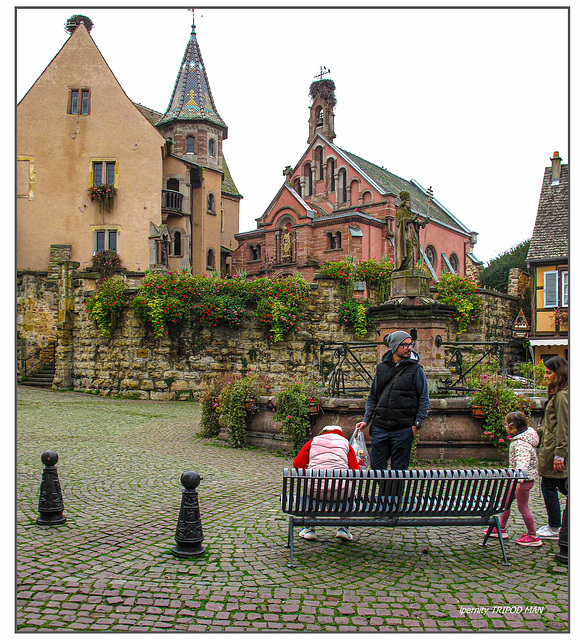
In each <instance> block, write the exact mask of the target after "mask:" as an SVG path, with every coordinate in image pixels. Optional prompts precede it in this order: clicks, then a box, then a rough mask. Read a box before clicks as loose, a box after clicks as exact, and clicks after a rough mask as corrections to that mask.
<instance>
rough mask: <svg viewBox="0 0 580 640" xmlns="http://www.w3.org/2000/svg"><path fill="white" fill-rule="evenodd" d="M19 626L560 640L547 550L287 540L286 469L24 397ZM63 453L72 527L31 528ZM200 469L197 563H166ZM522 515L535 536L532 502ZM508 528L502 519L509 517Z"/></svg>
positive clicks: (190, 412) (560, 617)
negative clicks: (191, 475)
mask: <svg viewBox="0 0 580 640" xmlns="http://www.w3.org/2000/svg"><path fill="white" fill-rule="evenodd" d="M17 408H18V413H17V419H18V435H17V438H18V441H17V448H18V455H17V507H18V508H17V534H18V539H17V574H18V575H17V625H18V629H20V630H22V631H38V630H43V631H47V630H50V631H64V630H67V631H98V630H106V631H146V630H152V631H153V630H155V631H172V630H176V631H177V630H181V631H224V632H226V631H227V632H234V631H245V632H258V631H276V630H285V631H322V632H332V631H338V632H347V631H352V632H362V631H379V632H384V631H409V630H414V631H474V630H488V631H489V630H497V631H511V630H516V631H544V632H545V631H567V630H568V569H567V567H563V566H561V565H559V564H558V563H557V562H556V561H555V559H554V552H555V551H556V550H557V543H556V542H555V541H547V542H545V543H544V545H543V546H542V547H540V548H524V547H520V546H518V545H516V544H515V543H514V540H515V538H516V537H517V535H519V534H520V533H522V532H523V531H524V529H523V525H522V522H521V520H520V519H519V514H517V510H516V514H517V517H516V518H515V520H514V516H513V515H512V520H511V522H510V525H509V528H510V532H511V539H510V540H509V541H508V542H507V550H508V557H509V559H510V561H511V562H512V565H511V566H509V567H504V566H503V565H502V564H501V553H500V549H499V545H498V542H497V541H495V542H492V543H491V544H490V545H489V546H488V547H486V548H484V547H480V546H478V544H477V543H478V542H479V541H480V540H481V539H482V532H481V529H480V528H473V529H471V528H469V527H465V528H463V527H439V528H432V529H427V528H397V529H391V528H377V529H375V528H370V527H360V528H357V529H353V532H354V535H355V540H354V541H353V542H351V543H345V542H340V541H339V540H337V539H336V538H335V537H334V533H335V530H334V529H333V528H330V527H328V528H320V529H319V530H318V532H319V538H318V541H315V542H308V541H305V540H302V539H300V538H297V539H296V541H295V562H296V567H295V568H294V569H289V568H288V567H287V566H286V565H287V562H288V561H289V550H288V549H286V547H285V546H284V545H285V537H286V531H287V529H286V525H287V521H286V519H285V517H283V515H282V514H281V512H280V508H279V494H280V490H281V475H282V469H283V468H284V467H287V466H291V458H290V457H288V456H285V457H280V456H279V455H275V454H273V453H269V452H264V451H259V450H235V449H231V448H229V447H227V446H225V445H224V444H222V443H221V442H213V441H208V440H204V439H200V438H199V437H196V432H197V430H198V424H199V416H200V410H199V407H198V406H197V404H194V403H191V402H173V403H162V402H152V401H148V402H147V401H132V400H118V399H111V398H102V397H97V396H91V395H86V394H80V393H69V392H66V393H59V392H54V391H46V390H40V389H30V388H19V389H18V404H17ZM46 449H54V450H55V451H57V453H58V454H59V458H60V459H59V463H58V471H59V477H60V482H61V486H62V489H63V497H64V506H65V515H66V516H67V522H66V524H64V525H60V526H55V527H39V526H38V525H36V524H35V520H36V518H37V517H38V511H37V509H38V491H39V487H40V479H41V475H42V468H43V467H42V464H41V462H40V455H41V453H42V452H43V451H45V450H46ZM186 470H195V471H197V472H198V473H199V474H200V475H201V476H202V478H203V479H202V481H201V483H200V485H199V487H198V492H199V502H200V509H201V515H202V523H203V532H204V536H205V540H204V544H205V545H206V546H207V551H206V553H205V554H204V555H203V556H201V557H198V558H195V559H192V558H189V559H178V558H175V557H174V556H173V555H172V554H171V548H172V547H173V545H174V544H175V541H174V535H175V527H176V523H177V518H178V514H179V505H180V502H181V489H182V487H181V484H180V477H181V473H182V472H183V471H186ZM532 511H533V513H534V516H535V517H536V518H537V523H538V525H541V524H545V512H544V507H543V504H542V501H541V498H540V496H539V493H538V490H537V489H536V488H534V490H533V501H532ZM512 513H513V512H512Z"/></svg>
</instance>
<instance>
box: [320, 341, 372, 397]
mask: <svg viewBox="0 0 580 640" xmlns="http://www.w3.org/2000/svg"><path fill="white" fill-rule="evenodd" d="M378 344H382V343H377V342H321V343H320V357H319V371H320V375H321V376H322V377H323V376H324V369H325V365H326V366H328V365H329V364H330V363H328V361H326V362H325V361H324V359H323V356H324V354H325V353H328V352H330V353H331V358H332V371H331V373H330V375H329V376H328V380H327V381H326V389H327V392H328V394H329V395H330V397H331V398H339V397H341V396H344V397H346V396H349V395H350V396H364V395H366V394H367V393H368V391H369V389H370V387H371V384H372V381H373V378H374V368H375V367H376V358H375V359H374V360H373V366H372V368H373V370H372V372H371V371H369V370H368V369H367V368H366V367H365V365H364V364H363V363H362V361H361V359H360V358H359V357H358V356H357V352H358V353H360V352H362V351H370V350H372V351H373V353H374V354H375V356H376V351H377V345H378ZM345 369H346V371H347V375H346V376H345ZM347 379H348V380H350V381H351V382H354V383H355V384H356V382H358V381H360V386H347V385H346V382H345V380H347Z"/></svg>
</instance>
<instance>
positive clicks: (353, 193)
mask: <svg viewBox="0 0 580 640" xmlns="http://www.w3.org/2000/svg"><path fill="white" fill-rule="evenodd" d="M358 191H359V181H358V180H353V181H352V182H351V183H350V204H351V205H352V206H353V207H354V206H356V205H357V204H358Z"/></svg>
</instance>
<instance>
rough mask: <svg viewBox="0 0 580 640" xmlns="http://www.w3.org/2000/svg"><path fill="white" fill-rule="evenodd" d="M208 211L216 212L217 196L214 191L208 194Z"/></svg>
mask: <svg viewBox="0 0 580 640" xmlns="http://www.w3.org/2000/svg"><path fill="white" fill-rule="evenodd" d="M207 212H208V213H213V214H215V196H214V194H213V193H210V194H209V195H208V196H207Z"/></svg>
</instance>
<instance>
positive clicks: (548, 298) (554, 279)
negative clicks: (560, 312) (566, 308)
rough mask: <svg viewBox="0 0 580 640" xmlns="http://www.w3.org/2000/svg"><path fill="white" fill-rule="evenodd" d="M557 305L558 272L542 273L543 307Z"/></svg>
mask: <svg viewBox="0 0 580 640" xmlns="http://www.w3.org/2000/svg"><path fill="white" fill-rule="evenodd" d="M557 306H558V272H557V271H546V273H544V308H545V307H557Z"/></svg>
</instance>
